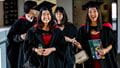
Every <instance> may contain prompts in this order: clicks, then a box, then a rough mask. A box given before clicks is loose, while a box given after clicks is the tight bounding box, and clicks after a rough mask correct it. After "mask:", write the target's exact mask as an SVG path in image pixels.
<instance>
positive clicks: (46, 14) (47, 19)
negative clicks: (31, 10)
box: [41, 10, 51, 24]
mask: <svg viewBox="0 0 120 68" xmlns="http://www.w3.org/2000/svg"><path fill="white" fill-rule="evenodd" d="M41 20H42V22H43V23H44V24H48V23H49V22H50V21H51V14H50V12H49V11H48V10H44V11H42V14H41Z"/></svg>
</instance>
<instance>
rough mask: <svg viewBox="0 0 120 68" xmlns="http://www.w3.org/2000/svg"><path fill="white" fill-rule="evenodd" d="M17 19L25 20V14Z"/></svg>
mask: <svg viewBox="0 0 120 68" xmlns="http://www.w3.org/2000/svg"><path fill="white" fill-rule="evenodd" d="M18 19H19V20H26V18H25V16H20V17H19V18H18Z"/></svg>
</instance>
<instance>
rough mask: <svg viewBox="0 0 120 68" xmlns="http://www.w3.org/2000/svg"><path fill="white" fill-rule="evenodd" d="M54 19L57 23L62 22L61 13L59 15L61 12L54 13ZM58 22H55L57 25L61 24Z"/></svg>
mask: <svg viewBox="0 0 120 68" xmlns="http://www.w3.org/2000/svg"><path fill="white" fill-rule="evenodd" d="M55 17H56V19H57V21H60V22H61V21H62V19H63V13H61V12H59V11H58V12H56V13H55ZM60 22H57V24H61V23H60Z"/></svg>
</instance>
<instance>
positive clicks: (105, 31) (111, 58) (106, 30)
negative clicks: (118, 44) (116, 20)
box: [77, 23, 117, 68]
mask: <svg viewBox="0 0 120 68" xmlns="http://www.w3.org/2000/svg"><path fill="white" fill-rule="evenodd" d="M93 29H94V30H97V27H92V26H90V27H89V30H93ZM90 39H91V35H90V33H89V32H88V33H87V32H86V28H85V25H84V26H82V27H80V29H79V32H78V35H77V40H78V41H79V42H80V43H81V45H82V47H83V49H85V50H86V52H87V54H88V55H89V60H88V61H86V62H85V63H84V64H85V68H96V66H95V65H100V68H117V64H116V57H115V46H112V50H110V52H109V53H107V54H106V55H105V59H101V60H97V62H94V63H95V64H93V61H95V60H93V58H92V54H91V51H90V47H89V44H88V40H90ZM100 39H101V41H102V47H103V48H106V47H108V45H110V44H112V45H114V44H113V43H114V34H113V31H112V28H111V24H109V23H105V24H103V28H102V29H101V30H100ZM98 62H99V63H98ZM96 63H97V64H96Z"/></svg>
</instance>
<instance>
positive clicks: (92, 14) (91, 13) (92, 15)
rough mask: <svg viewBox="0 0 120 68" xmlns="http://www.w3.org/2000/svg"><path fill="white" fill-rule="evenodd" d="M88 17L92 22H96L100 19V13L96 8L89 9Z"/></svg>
mask: <svg viewBox="0 0 120 68" xmlns="http://www.w3.org/2000/svg"><path fill="white" fill-rule="evenodd" d="M88 16H89V18H90V20H91V21H92V22H96V21H97V19H98V11H97V9H96V8H95V7H93V8H89V9H88Z"/></svg>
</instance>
